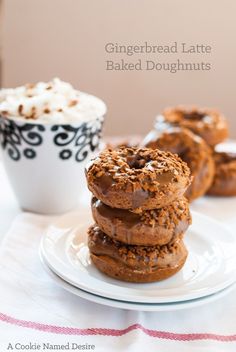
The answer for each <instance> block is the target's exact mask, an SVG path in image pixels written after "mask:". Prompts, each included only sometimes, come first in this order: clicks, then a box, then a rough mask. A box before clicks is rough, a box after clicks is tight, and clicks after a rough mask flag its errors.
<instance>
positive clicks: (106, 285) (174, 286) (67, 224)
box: [41, 209, 236, 303]
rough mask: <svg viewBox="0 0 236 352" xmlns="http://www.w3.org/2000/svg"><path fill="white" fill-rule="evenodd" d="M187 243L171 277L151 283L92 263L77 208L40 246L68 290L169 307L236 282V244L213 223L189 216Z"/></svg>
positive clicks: (83, 214)
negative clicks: (125, 278)
mask: <svg viewBox="0 0 236 352" xmlns="http://www.w3.org/2000/svg"><path fill="white" fill-rule="evenodd" d="M192 215H193V225H192V226H191V228H190V229H189V230H188V232H187V234H186V237H185V243H186V245H187V248H188V250H189V256H188V259H187V261H186V264H185V266H184V267H183V269H182V270H181V271H180V272H179V273H177V274H176V275H174V276H173V277H171V278H169V279H167V280H163V281H161V282H156V283H150V284H134V283H126V282H122V281H119V280H115V279H112V278H109V277H108V276H106V275H104V274H102V273H101V272H99V271H98V270H97V269H96V267H95V266H94V265H93V264H92V263H91V261H90V257H89V252H88V248H87V245H86V243H87V235H86V231H87V228H88V226H89V225H90V224H91V223H92V219H91V215H90V211H89V210H86V209H81V210H80V211H79V212H76V213H70V214H67V215H65V216H63V217H62V218H60V219H59V220H58V221H57V222H55V224H53V225H52V226H50V227H49V228H48V230H47V232H46V234H45V235H44V236H43V239H42V242H41V254H42V256H43V258H44V260H45V261H46V263H47V265H48V266H49V267H50V268H51V269H52V270H53V271H54V272H55V273H56V274H57V275H58V276H60V277H61V278H62V279H64V280H65V281H67V282H69V283H70V284H71V285H73V286H75V287H78V288H80V289H82V290H84V291H87V292H89V293H93V294H96V295H99V296H102V297H105V298H111V299H116V300H122V301H126V302H127V301H129V302H136V303H171V302H180V301H185V300H192V299H196V298H201V297H204V296H208V295H210V294H213V293H216V292H218V291H220V290H223V289H224V288H226V287H227V286H229V285H231V284H232V283H234V282H235V279H236V239H235V238H234V236H233V235H232V234H231V233H230V232H229V231H228V230H227V229H226V228H224V226H222V225H221V224H220V223H218V222H217V221H215V220H213V219H211V218H208V217H206V216H203V215H200V214H198V213H195V212H192Z"/></svg>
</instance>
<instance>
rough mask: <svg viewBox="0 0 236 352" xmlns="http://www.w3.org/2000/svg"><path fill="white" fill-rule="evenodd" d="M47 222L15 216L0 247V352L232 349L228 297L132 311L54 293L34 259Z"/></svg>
mask: <svg viewBox="0 0 236 352" xmlns="http://www.w3.org/2000/svg"><path fill="white" fill-rule="evenodd" d="M206 202H209V201H208V200H206ZM210 202H211V201H210ZM204 204H205V203H202V207H203V208H204V206H206V204H205V205H204ZM235 204H236V201H235V200H234V206H235ZM208 205H209V204H208ZM231 206H232V205H231ZM206 208H207V207H206ZM225 211H226V209H225ZM230 211H231V210H230V209H229V212H230ZM226 213H227V211H226ZM228 215H229V214H228V213H227V216H228ZM54 220H55V218H51V217H43V216H37V215H32V214H30V213H22V214H20V215H18V216H17V217H16V219H15V221H14V222H13V224H12V226H11V228H10V230H9V232H8V233H7V234H6V236H5V239H4V241H3V243H2V246H1V249H0V351H1V352H5V351H11V350H14V351H17V350H24V351H25V350H27V348H28V351H34V350H40V351H43V350H44V351H46V350H52V349H47V346H49V347H50V346H52V347H53V346H54V349H53V350H54V351H55V350H56V351H61V350H69V351H79V350H82V349H83V350H94V351H130V352H131V351H132V352H133V351H135V352H137V351H144V350H145V349H150V350H153V351H154V350H155V351H164V352H165V351H168V352H169V351H181V352H185V351H188V352H189V351H235V350H236V299H235V297H236V290H233V291H232V292H230V293H229V294H228V295H227V296H225V297H224V298H222V299H219V300H217V301H215V302H212V303H209V304H207V305H204V306H201V307H196V308H191V309H186V310H182V311H170V312H137V311H129V310H122V309H116V308H111V307H106V306H103V305H99V304H96V303H92V302H89V301H86V300H84V299H82V298H79V297H77V296H75V295H73V294H71V293H69V292H67V291H65V290H64V289H62V288H61V287H59V286H58V285H57V284H55V283H54V281H53V279H52V278H51V277H50V276H49V275H48V274H47V272H46V271H45V270H44V267H43V265H42V263H41V261H40V258H39V243H40V240H41V238H42V236H43V235H44V232H45V230H46V228H47V226H48V225H49V224H50V222H52V221H54ZM228 220H229V221H228V223H229V226H230V227H231V229H234V230H235V229H236V224H235V223H234V224H233V222H232V221H231V218H230V219H228ZM234 226H235V227H234ZM235 232H236V231H235ZM206 236H207V234H206ZM30 344H31V345H30ZM37 345H38V346H39V347H38V349H36V347H34V346H37ZM22 346H23V347H22ZM25 346H26V347H25ZM27 346H29V347H27ZM63 346H64V347H63ZM81 346H82V347H83V348H82V347H81ZM16 347H17V348H18V349H17V348H16ZM12 348H13V349H12Z"/></svg>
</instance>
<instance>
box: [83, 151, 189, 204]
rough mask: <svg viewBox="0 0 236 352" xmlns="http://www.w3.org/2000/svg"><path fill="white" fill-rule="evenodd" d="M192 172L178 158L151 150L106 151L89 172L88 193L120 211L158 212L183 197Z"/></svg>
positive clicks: (93, 162) (88, 168)
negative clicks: (151, 210) (146, 210)
mask: <svg viewBox="0 0 236 352" xmlns="http://www.w3.org/2000/svg"><path fill="white" fill-rule="evenodd" d="M189 175H190V170H189V168H188V166H187V165H186V163H184V162H183V161H182V160H181V159H180V158H179V157H178V156H177V155H173V154H172V153H170V152H163V151H160V150H151V149H148V148H122V147H121V148H118V149H115V150H111V149H107V150H104V151H103V152H101V153H100V155H99V156H98V157H97V158H96V159H94V160H93V161H92V163H91V164H90V165H89V166H88V167H87V169H86V178H87V183H88V188H89V190H90V191H91V192H92V193H93V194H94V196H95V197H96V198H98V199H100V200H101V201H102V202H103V203H105V204H106V205H108V206H111V207H113V208H121V209H137V208H139V209H143V210H145V209H156V208H161V207H164V206H165V205H168V204H170V203H171V202H172V201H174V200H175V199H176V198H178V197H182V195H183V194H184V192H185V191H186V189H187V187H188V186H189V184H190V181H191V180H190V177H189Z"/></svg>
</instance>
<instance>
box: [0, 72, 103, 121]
mask: <svg viewBox="0 0 236 352" xmlns="http://www.w3.org/2000/svg"><path fill="white" fill-rule="evenodd" d="M105 113H106V105H105V104H104V103H103V101H102V100H100V99H98V98H96V97H95V96H93V95H89V94H87V93H83V92H80V91H78V90H76V89H74V88H73V87H72V85H71V84H69V83H66V82H63V81H61V80H60V79H59V78H54V79H53V80H52V81H50V82H47V83H46V82H39V83H36V84H26V85H24V86H21V87H17V88H12V89H2V90H0V115H2V116H4V117H9V118H13V119H17V120H25V119H27V121H28V122H30V121H32V122H39V123H54V124H67V123H73V122H81V121H85V122H86V121H89V120H92V119H95V118H97V117H102V116H103V115H104V114H105Z"/></svg>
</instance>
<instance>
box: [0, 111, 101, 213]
mask: <svg viewBox="0 0 236 352" xmlns="http://www.w3.org/2000/svg"><path fill="white" fill-rule="evenodd" d="M103 120H104V116H101V117H97V118H94V119H92V120H90V121H87V122H78V123H70V124H61V125H59V124H58V125H57V124H56V125H55V124H50V123H40V120H37V121H35V122H33V123H32V122H27V121H20V120H16V119H11V118H5V117H0V141H1V145H2V149H3V153H2V158H3V162H4V164H5V168H6V171H7V174H8V177H9V180H10V183H11V185H12V188H13V190H14V193H15V195H16V197H17V199H18V202H19V204H20V206H21V208H22V209H24V210H27V211H31V212H36V213H41V214H58V213H64V212H66V211H69V210H71V209H73V208H75V207H76V206H77V205H78V203H79V199H80V198H81V197H82V196H83V194H84V192H86V189H87V187H86V180H85V174H84V168H85V164H86V163H87V162H88V161H89V160H90V159H91V158H92V157H93V156H94V155H95V153H96V152H97V150H98V147H99V142H100V139H101V132H102V126H103ZM38 121H39V122H38Z"/></svg>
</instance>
